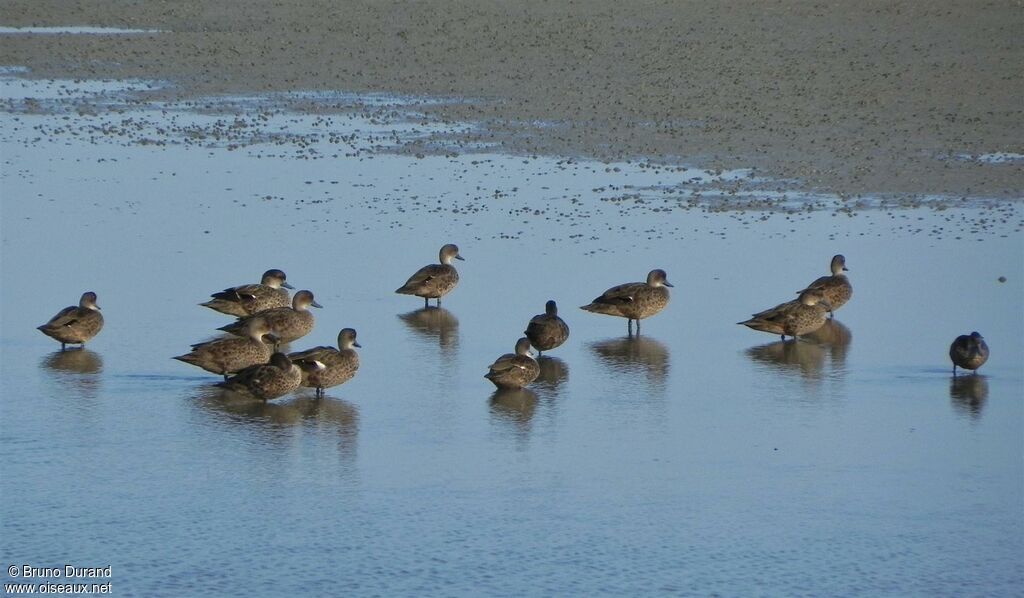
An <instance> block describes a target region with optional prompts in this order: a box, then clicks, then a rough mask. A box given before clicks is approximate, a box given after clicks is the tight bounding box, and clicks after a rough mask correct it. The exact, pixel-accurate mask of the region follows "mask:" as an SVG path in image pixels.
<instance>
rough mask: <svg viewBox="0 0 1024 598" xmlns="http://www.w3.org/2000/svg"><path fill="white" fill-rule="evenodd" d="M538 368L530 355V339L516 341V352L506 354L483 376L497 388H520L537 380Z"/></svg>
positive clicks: (524, 338)
mask: <svg viewBox="0 0 1024 598" xmlns="http://www.w3.org/2000/svg"><path fill="white" fill-rule="evenodd" d="M538 375H540V366H539V365H537V360H536V359H534V358H533V356H532V355H530V339H528V338H526V337H525V336H524V337H523V338H521V339H519V340H518V341H516V352H515V353H506V354H504V355H502V356H501V357H499V358H498V359H497V360H496V361H495V362H494V363H492V364H491V366H490V369H489V371H488V372H487V373H486V374H484V378H487V379H488V380H490V381H491V382H493V383H494V385H495V386H497V387H498V388H522V387H524V386H526V385H527V384H529V383H530V382H533V381H534V380H536V379H537V376H538Z"/></svg>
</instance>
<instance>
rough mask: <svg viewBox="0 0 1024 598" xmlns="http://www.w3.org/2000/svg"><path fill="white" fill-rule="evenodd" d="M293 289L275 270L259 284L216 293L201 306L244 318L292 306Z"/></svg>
mask: <svg viewBox="0 0 1024 598" xmlns="http://www.w3.org/2000/svg"><path fill="white" fill-rule="evenodd" d="M291 288H294V287H292V285H290V284H288V282H287V277H286V276H285V274H284V272H282V271H281V270H278V269H276V268H275V269H272V270H267V271H266V272H264V273H263V279H262V280H261V281H260V282H259V283H258V284H243V285H240V286H237V287H231V288H229V289H224V290H223V291H220V292H219V293H214V294H213V295H211V297H212V298H211V299H210V300H209V301H207V302H205V303H200V304H199V305H202V306H203V307H209V308H210V309H212V310H214V311H219V312H220V313H222V314H228V315H229V316H237V317H239V318H244V317H245V316H251V315H253V314H256V313H259V312H261V311H264V310H268V309H273V308H275V307H288V306H289V305H291V298H290V297H289V295H288V289H291Z"/></svg>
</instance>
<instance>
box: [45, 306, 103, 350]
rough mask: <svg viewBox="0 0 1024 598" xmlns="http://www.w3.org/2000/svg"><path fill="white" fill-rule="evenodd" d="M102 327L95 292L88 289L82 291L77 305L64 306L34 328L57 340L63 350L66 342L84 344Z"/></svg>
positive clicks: (101, 317) (101, 316)
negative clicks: (47, 320) (48, 319)
mask: <svg viewBox="0 0 1024 598" xmlns="http://www.w3.org/2000/svg"><path fill="white" fill-rule="evenodd" d="M102 328H103V314H101V313H100V307H99V306H98V305H96V293H93V292H92V291H88V292H85V293H82V297H81V299H79V300H78V306H77V307H76V306H74V305H71V306H68V307H65V308H64V309H62V310H60V311H59V312H57V315H55V316H53V317H52V318H50V321H49V322H47V323H45V324H43V325H42V326H38V327H37V328H36V329H37V330H39V331H40V332H42V333H43V334H45V335H46V336H48V337H50V338H52V339H55V340H57V341H59V342H60V350H61V351H63V350H64V348H65V346H66V345H68V344H71V345H82V346H85V342H86V341H87V340H89V339H91V338H92V337H94V336H96V335H97V334H99V331H100V330H101V329H102Z"/></svg>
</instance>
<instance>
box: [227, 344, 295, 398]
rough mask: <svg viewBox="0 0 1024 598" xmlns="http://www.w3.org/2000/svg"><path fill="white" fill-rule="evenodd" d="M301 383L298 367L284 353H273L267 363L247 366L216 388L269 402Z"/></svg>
mask: <svg viewBox="0 0 1024 598" xmlns="http://www.w3.org/2000/svg"><path fill="white" fill-rule="evenodd" d="M301 382H302V370H300V369H299V366H297V365H295V364H293V363H292V362H291V360H289V359H288V356H287V355H285V354H284V353H274V354H273V355H271V356H270V362H269V363H263V364H259V365H252V366H249V367H247V368H245V369H244V370H242V371H240V372H238V374H236V375H234V376H232V377H230V378H228V379H227V380H225V381H224V382H221V383H219V384H218V385H217V386H222V387H224V388H227V389H228V390H233V391H235V392H241V393H245V394H248V395H251V396H253V397H255V398H257V399H261V400H263V401H269V400H272V399H276V398H278V397H282V396H284V395H286V394H288V393H290V392H292V391H293V390H295V389H296V388H298V387H299V384H300V383H301Z"/></svg>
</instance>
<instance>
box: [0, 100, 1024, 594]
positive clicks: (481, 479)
mask: <svg viewBox="0 0 1024 598" xmlns="http://www.w3.org/2000/svg"><path fill="white" fill-rule="evenodd" d="M90 85H92V86H95V84H90ZM126 85H127V87H131V85H134V84H131V83H129V84H125V83H123V82H120V83H112V84H110V85H109V86H108V89H125V88H126ZM143 87H145V86H143ZM96 93H97V92H96V90H95V89H93V87H87V86H85V85H82V86H78V87H76V84H73V83H71V82H54V83H46V82H42V83H37V82H27V81H21V80H17V81H14V80H8V81H7V82H6V83H5V84H4V95H3V97H4V98H5V100H4V104H3V106H4V110H3V111H2V112H0V122H2V137H3V138H2V165H3V166H2V180H0V184H2V187H0V189H2V197H3V203H2V277H0V280H2V282H0V298H2V306H0V317H2V320H0V324H2V329H0V355H2V356H0V368H2V377H3V392H2V399H0V410H2V412H0V416H2V424H0V440H2V442H0V451H2V454H0V459H2V460H0V463H2V465H0V474H2V477H0V491H2V500H0V529H2V533H0V538H2V539H0V560H2V562H3V564H4V565H5V566H7V565H10V564H15V565H22V564H29V565H32V566H37V567H44V566H48V567H52V566H63V565H65V564H73V565H76V566H108V565H110V566H112V573H113V576H112V579H111V581H112V583H113V588H114V591H115V593H116V594H118V595H125V596H129V595H139V596H156V595H175V596H180V595H190V594H196V593H201V592H202V593H210V594H235V595H266V594H274V595H280V594H281V593H288V594H296V593H297V594H306V595H309V594H328V593H338V592H344V593H346V594H354V595H479V594H487V595H522V594H544V595H551V594H556V595H566V594H570V595H598V594H615V595H636V594H648V595H651V594H678V595H695V596H705V595H725V596H741V595H813V596H821V595H865V596H878V595H894V596H895V595H898V596H909V595H921V596H935V595H953V596H960V595H968V594H972V595H1015V594H1018V593H1019V592H1020V588H1021V587H1022V584H1024V565H1022V562H1024V559H1022V555H1024V506H1022V505H1024V468H1022V460H1021V457H1022V446H1024V445H1022V424H1024V417H1022V416H1024V412H1022V397H1024V371H1022V368H1024V366H1022V364H1024V310H1022V303H1024V301H1022V297H1024V282H1022V281H1024V235H1022V232H1021V231H1022V214H1021V209H1020V207H1019V205H1020V204H1019V203H1016V204H1002V205H989V204H986V203H984V202H980V201H968V202H952V201H947V200H942V199H941V198H939V199H935V198H931V199H928V198H926V199H928V200H927V201H924V202H922V205H921V206H919V207H906V206H887V205H884V204H883V205H874V204H876V203H878V202H874V203H873V202H872V201H871V200H870V198H867V199H865V200H864V202H863V206H862V209H857V210H852V211H850V210H843V209H841V208H842V207H843V205H844V204H843V203H842V202H840V201H838V200H837V199H835V198H828V197H824V198H822V197H806V196H798V195H796V194H792V193H787V192H785V190H784V189H783V190H766V187H765V186H762V187H761V190H760V191H759V192H758V193H750V194H749V195H748V194H747V192H746V191H744V190H743V188H740V189H739V190H738V191H737V189H732V193H731V194H730V190H729V185H731V184H732V183H733V182H734V181H741V180H748V181H749V179H750V177H749V175H748V174H747V173H742V172H741V173H704V172H702V171H692V170H686V169H678V170H676V169H658V168H649V167H647V166H646V165H642V164H617V165H606V164H596V163H588V162H586V161H575V160H564V159H557V158H545V157H511V156H501V155H493V154H487V153H485V151H484V150H483V149H481V148H477V151H475V152H465V151H456V150H455V149H454V148H453V149H452V151H451V152H449V153H447V154H444V153H441V154H439V155H426V156H424V157H420V158H417V157H415V156H412V155H404V154H403V153H402V152H400V151H392V150H394V149H395V146H397V145H400V142H401V140H403V139H409V138H416V137H420V138H422V137H423V136H429V135H433V134H435V133H437V131H438V130H439V129H442V128H443V127H440V126H439V125H437V124H432V123H424V122H417V121H416V119H415V117H413V118H412V119H409V118H407V117H403V118H397V119H390V120H389V119H387V118H380V112H373V114H372V115H369V116H368V115H367V114H362V115H361V114H359V112H358V111H355V112H354V113H353V112H352V111H348V112H345V111H342V112H339V113H338V114H332V115H329V116H324V115H319V116H317V115H314V116H303V115H299V114H295V113H289V112H287V111H283V110H276V109H274V110H271V109H267V110H264V111H262V112H260V111H257V112H256V114H258V116H256V117H253V116H244V114H243V115H238V116H237V117H236V116H230V115H228V116H225V114H223V113H216V111H212V112H211V111H210V110H205V109H199V108H198V107H196V106H183V105H154V104H132V103H126V104H118V103H117V102H118V101H120V100H116V95H114V96H111V97H112V98H115V99H112V100H110V101H111V102H113V104H114V105H113V107H111V106H105V104H104V102H106V101H107V99H104V97H105V96H102V94H101V95H96ZM26 98H31V99H28V100H27V99H26ZM82 98H88V99H89V102H88V103H79V102H80V101H81V99H82ZM97 98H99V100H97ZM108 108H109V109H108ZM374 110H379V109H374ZM246 114H250V113H246ZM447 126H449V127H450V126H451V125H447ZM995 149H998V148H995ZM993 167H995V166H993ZM768 186H770V185H768ZM757 198H762V199H765V198H767V199H770V200H771V201H770V202H769V203H770V204H771V205H770V206H768V207H767V208H765V209H759V210H747V211H743V210H730V209H726V208H727V207H728V206H729V205H737V203H739V202H744V201H751V200H756V199H757ZM730 201H732V202H734V203H733V204H729V202H730ZM961 204H963V205H965V206H966V207H958V206H959V205H961ZM804 205H809V206H811V207H812V208H813V209H810V210H808V209H801V206H804ZM872 206H874V207H872ZM446 242H455V243H458V244H459V246H460V248H461V250H462V255H463V256H464V257H465V258H466V261H465V262H459V263H457V266H458V267H459V270H460V273H461V276H462V282H461V283H460V285H459V287H458V288H457V289H456V290H455V291H454V292H453V293H452V294H451V295H449V296H448V297H446V298H445V300H443V302H442V308H441V309H437V308H430V309H426V310H424V309H422V302H421V301H420V300H419V299H417V298H413V297H407V296H400V295H395V294H394V293H393V292H392V291H393V289H395V288H397V287H398V286H399V285H400V284H401V283H402V282H404V281H405V279H406V277H407V276H408V275H409V274H411V273H412V272H413V271H414V270H415V269H416V268H418V267H420V266H422V265H424V264H427V263H430V262H433V261H434V260H436V257H437V251H438V248H439V247H440V246H441V245H442V244H443V243H446ZM834 253H843V254H845V255H846V257H847V260H848V265H849V267H850V270H851V272H850V277H851V280H852V282H853V285H854V288H855V295H854V298H853V300H852V301H851V302H850V303H849V304H848V305H847V306H845V307H843V308H842V309H841V310H839V311H838V312H837V314H836V319H835V321H834V322H831V323H830V324H829V325H828V327H827V328H826V329H823V330H822V331H821V332H820V333H819V334H818V335H816V337H815V338H813V339H810V340H807V341H802V342H797V343H793V342H790V343H782V342H779V341H778V340H777V339H776V338H775V337H772V336H769V335H766V334H763V333H757V332H754V331H751V330H748V329H746V328H745V327H741V326H737V325H736V324H735V322H737V321H740V320H742V319H745V318H746V317H748V315H749V314H750V313H752V312H754V311H758V310H760V309H764V308H767V307H770V306H772V305H774V304H776V303H779V302H781V301H783V300H788V299H790V298H792V297H793V296H794V292H795V291H797V290H798V289H800V288H802V286H803V285H805V284H806V283H809V282H810V281H811V280H813V279H814V278H816V277H818V276H821V275H823V274H826V273H827V266H828V262H829V259H830V258H831V256H832V255H833V254H834ZM656 267H658V268H664V269H665V270H667V272H668V275H669V280H670V281H672V282H673V283H674V284H675V289H673V295H672V302H671V303H670V305H669V307H668V308H667V309H666V310H665V311H664V312H663V313H661V314H660V315H658V316H656V317H654V318H651V319H649V320H646V321H645V322H644V324H643V335H642V336H640V337H634V338H630V337H627V336H626V323H625V321H623V320H621V319H614V318H609V317H606V316H599V315H595V314H589V313H586V312H583V311H580V310H579V309H577V307H578V306H580V305H583V304H585V303H587V302H589V301H590V300H591V299H593V298H594V297H595V296H597V295H598V294H600V292H602V291H603V290H604V289H605V288H607V287H610V286H612V285H614V284H618V283H622V282H628V281H634V280H642V279H643V278H644V277H645V276H646V273H647V271H648V270H650V269H652V268H656ZM268 268H281V269H283V270H285V271H286V272H287V274H288V280H289V282H291V283H292V284H293V285H295V286H296V288H298V289H303V288H308V289H311V290H313V291H314V293H315V294H316V297H317V300H318V301H319V302H320V303H322V304H323V305H324V309H322V310H316V313H315V316H316V318H317V325H316V328H315V330H314V332H313V333H312V334H310V335H309V336H308V337H306V338H303V339H300V340H299V341H296V342H295V343H293V345H292V347H293V348H294V349H301V348H304V347H308V346H313V345H318V344H333V343H334V342H335V339H336V337H337V333H338V330H339V329H340V328H342V327H345V326H351V327H354V328H356V329H357V330H358V332H359V340H360V343H361V344H362V345H363V347H364V348H363V349H362V351H361V356H362V367H361V369H360V371H359V374H358V375H357V376H356V378H355V379H353V380H352V381H351V382H349V383H347V384H345V385H343V386H340V387H336V388H333V389H330V390H328V392H327V397H326V398H325V399H323V400H320V401H316V400H314V399H313V396H312V393H311V392H300V393H298V394H296V395H294V396H291V397H287V398H284V399H280V400H278V401H274V402H271V403H268V404H265V405H264V404H254V403H246V402H239V401H238V400H237V399H234V398H231V397H228V396H225V395H223V394H221V393H220V392H218V390H217V389H216V387H214V386H212V383H214V382H216V377H214V376H210V375H207V374H206V373H205V372H203V371H201V370H198V369H196V368H192V367H190V366H187V365H185V364H182V363H179V362H176V361H172V360H171V359H170V357H171V356H172V355H177V354H180V353H182V352H184V351H186V350H187V349H188V346H189V344H190V343H194V342H198V341H200V340H204V339H206V338H209V337H210V336H211V335H212V333H213V331H214V329H215V328H216V327H217V326H220V325H223V324H225V323H227V322H228V318H227V317H226V316H222V315H220V314H217V313H215V312H212V311H209V310H206V309H204V308H201V307H198V306H197V305H196V304H197V303H199V302H201V301H203V300H205V299H206V298H207V296H208V295H209V293H211V292H214V291H217V290H219V289H222V288H224V287H226V286H229V285H236V284H242V283H247V282H255V281H256V280H257V279H258V277H259V275H260V274H261V273H262V272H263V271H264V270H266V269H268ZM1001 276H1003V277H1005V278H1006V281H1005V282H999V281H998V279H999V277H1001ZM85 290H94V291H96V292H97V293H98V295H99V305H100V306H101V307H102V308H103V313H104V316H105V318H106V327H105V329H104V330H103V332H102V333H101V334H100V335H99V336H98V337H97V338H96V339H94V341H92V342H90V343H89V344H88V345H87V347H86V349H84V350H80V351H77V350H76V351H68V352H65V353H60V352H59V351H57V350H56V349H57V348H58V347H57V345H56V343H54V342H53V341H51V340H50V339H48V338H46V337H44V336H42V335H41V334H39V333H38V332H37V331H36V330H34V328H35V326H37V325H39V324H41V323H43V322H45V321H46V320H47V319H48V318H49V317H50V316H52V315H53V314H54V313H56V311H57V310H58V309H60V308H62V307H64V306H65V305H69V304H72V303H74V302H76V301H77V299H78V297H79V295H80V294H81V293H82V292H83V291H85ZM548 299H555V300H556V301H558V303H559V306H560V308H561V314H562V316H563V317H564V318H565V320H566V321H567V322H568V324H569V326H570V327H571V330H572V333H571V337H570V339H569V341H568V342H567V343H566V344H565V345H564V346H562V347H560V348H558V349H556V350H554V351H552V352H550V354H549V355H546V356H545V357H544V358H543V359H542V360H541V367H542V375H541V379H540V380H538V381H537V382H536V383H535V384H534V385H532V386H531V387H530V388H528V389H526V390H523V391H520V392H506V393H496V392H494V390H493V388H492V387H491V385H490V384H489V383H488V382H487V381H486V380H485V379H484V378H483V374H484V373H485V372H486V368H487V365H488V364H489V363H490V362H491V361H492V360H493V359H494V358H495V357H497V356H498V355H500V354H502V353H505V352H508V351H511V350H512V347H513V345H514V344H515V341H516V339H517V338H518V337H519V336H520V335H521V333H522V331H523V330H524V329H525V325H526V323H527V321H528V320H529V318H530V317H531V316H533V315H534V314H537V313H541V312H542V311H543V307H544V302H545V301H546V300H548ZM972 330H978V331H980V332H981V333H982V334H983V335H984V336H985V337H986V339H987V341H988V344H989V346H990V347H991V349H992V357H991V359H990V360H989V362H988V363H987V364H986V365H985V366H984V367H983V368H982V369H981V370H980V372H979V374H978V375H977V376H971V375H968V376H962V377H958V378H956V379H954V378H953V377H952V376H951V373H950V364H949V360H948V356H947V350H948V347H949V343H950V342H951V341H952V339H953V338H954V337H956V336H957V335H959V334H964V333H969V332H970V331H972Z"/></svg>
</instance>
